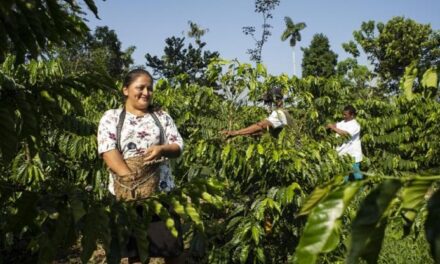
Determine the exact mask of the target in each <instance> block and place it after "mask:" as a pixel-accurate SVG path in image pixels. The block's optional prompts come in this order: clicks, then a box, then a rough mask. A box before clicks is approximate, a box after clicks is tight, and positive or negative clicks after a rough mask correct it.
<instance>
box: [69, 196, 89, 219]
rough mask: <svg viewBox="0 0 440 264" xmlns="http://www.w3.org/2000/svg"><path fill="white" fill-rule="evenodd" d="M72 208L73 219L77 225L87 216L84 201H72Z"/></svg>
mask: <svg viewBox="0 0 440 264" xmlns="http://www.w3.org/2000/svg"><path fill="white" fill-rule="evenodd" d="M70 206H71V208H72V214H73V219H74V221H75V223H77V222H78V221H79V220H80V219H81V218H82V217H83V216H84V215H85V214H86V210H84V206H83V203H82V201H80V200H78V199H74V200H72V201H71V202H70Z"/></svg>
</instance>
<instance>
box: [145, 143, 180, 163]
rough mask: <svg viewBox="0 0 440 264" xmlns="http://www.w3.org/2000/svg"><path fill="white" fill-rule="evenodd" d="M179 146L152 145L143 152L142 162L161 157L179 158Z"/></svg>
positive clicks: (174, 144)
mask: <svg viewBox="0 0 440 264" xmlns="http://www.w3.org/2000/svg"><path fill="white" fill-rule="evenodd" d="M180 152H181V150H180V146H179V145H178V144H176V143H172V144H166V145H154V146H151V147H149V148H148V149H147V150H146V151H145V157H144V161H151V160H155V159H159V158H161V157H167V158H177V157H179V156H180Z"/></svg>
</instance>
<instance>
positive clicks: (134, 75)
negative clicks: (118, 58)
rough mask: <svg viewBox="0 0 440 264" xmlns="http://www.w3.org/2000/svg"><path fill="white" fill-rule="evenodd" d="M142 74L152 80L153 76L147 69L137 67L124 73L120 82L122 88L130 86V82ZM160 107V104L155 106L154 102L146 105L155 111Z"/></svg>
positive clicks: (149, 109)
mask: <svg viewBox="0 0 440 264" xmlns="http://www.w3.org/2000/svg"><path fill="white" fill-rule="evenodd" d="M142 75H147V76H148V77H149V78H150V79H151V82H154V79H153V76H152V75H151V74H150V73H149V72H148V71H147V70H144V69H142V68H137V69H133V70H131V71H129V72H128V73H127V74H126V75H125V78H124V81H123V82H122V88H124V87H128V86H130V84H132V83H133V82H134V81H135V80H136V79H137V78H138V77H139V76H142ZM125 99H127V98H126V97H125V96H124V101H125ZM160 109H161V108H160V106H157V105H155V104H152V103H151V104H149V105H148V111H153V112H155V111H159V110H160Z"/></svg>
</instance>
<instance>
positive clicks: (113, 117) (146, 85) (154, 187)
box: [98, 69, 183, 263]
mask: <svg viewBox="0 0 440 264" xmlns="http://www.w3.org/2000/svg"><path fill="white" fill-rule="evenodd" d="M122 92H123V94H124V96H125V106H124V108H123V109H111V110H108V111H107V112H105V113H104V116H103V117H102V118H101V121H100V123H99V128H98V152H99V153H100V154H101V155H102V157H103V159H104V161H105V163H106V165H107V166H108V167H109V168H110V170H111V175H110V184H109V191H110V193H111V194H113V195H115V196H116V199H118V200H123V201H132V200H142V199H145V198H147V197H149V196H150V195H151V194H152V193H154V192H155V191H165V192H168V191H170V190H171V189H172V188H173V187H174V181H173V179H172V176H171V170H170V166H169V164H168V162H167V159H168V158H174V157H177V156H179V155H180V153H181V152H182V148H183V140H182V137H181V136H180V134H179V132H178V130H177V128H176V125H175V124H174V121H173V119H172V118H171V117H170V116H169V115H168V114H167V113H166V112H164V111H162V110H160V109H159V108H157V107H154V106H153V104H152V97H153V78H152V77H151V75H150V73H149V72H148V71H145V70H143V69H136V70H132V71H130V72H129V73H128V74H127V76H126V77H125V79H124V82H123V87H122ZM141 210H142V207H139V208H138V211H139V212H140V211H141ZM170 213H171V214H173V212H170ZM161 223H163V221H161V219H160V218H159V216H153V222H152V223H151V225H149V227H150V226H155V227H156V228H155V230H150V229H152V228H149V229H148V238H149V239H150V243H149V244H150V254H149V255H150V256H152V257H168V258H167V259H166V262H167V263H172V262H173V261H174V260H175V258H173V257H178V255H180V253H181V250H182V246H183V242H182V239H181V236H180V237H178V238H176V237H173V236H172V235H171V233H170V231H169V230H168V229H167V228H166V227H165V224H161ZM178 224H179V220H178V219H176V227H178ZM162 225H163V227H165V228H162V229H160V228H161V226H162ZM158 230H162V231H160V234H159V233H158V232H159V231H158ZM150 231H151V232H150ZM134 237H135V235H134V234H133V236H132V237H131V238H130V239H129V241H128V245H127V248H126V251H124V252H122V253H123V255H124V256H126V257H129V262H130V263H131V262H135V261H137V259H138V258H139V256H138V252H137V246H136V240H135V239H134ZM155 237H159V238H160V239H161V240H160V243H161V244H160V245H159V244H158V243H156V241H155ZM164 245H165V247H166V251H167V252H163V251H164V250H163V247H164ZM170 252H171V253H170ZM169 260H170V261H171V262H170V261H169Z"/></svg>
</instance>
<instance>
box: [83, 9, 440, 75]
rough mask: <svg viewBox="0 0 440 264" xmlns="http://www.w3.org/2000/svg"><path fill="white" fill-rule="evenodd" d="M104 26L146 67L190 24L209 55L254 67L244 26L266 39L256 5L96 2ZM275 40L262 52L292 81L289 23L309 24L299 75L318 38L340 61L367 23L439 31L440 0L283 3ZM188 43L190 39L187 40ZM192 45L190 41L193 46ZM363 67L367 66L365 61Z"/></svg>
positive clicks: (276, 14) (92, 21) (272, 68)
mask: <svg viewBox="0 0 440 264" xmlns="http://www.w3.org/2000/svg"><path fill="white" fill-rule="evenodd" d="M95 3H96V4H97V6H98V15H99V17H100V20H98V19H96V18H94V16H93V15H90V14H89V15H87V16H86V18H87V20H88V22H87V24H88V26H89V27H90V29H92V30H93V29H94V28H95V27H96V26H108V27H109V28H110V29H113V30H115V32H116V34H117V35H118V38H119V40H120V41H121V42H122V48H123V49H125V48H127V47H129V46H136V51H135V52H134V54H133V58H134V61H135V64H137V65H144V66H145V63H146V59H145V54H147V53H150V54H151V55H157V56H159V57H160V56H162V55H163V49H164V47H165V39H166V38H168V37H171V36H179V37H183V36H185V34H186V32H187V31H188V29H189V24H188V21H193V22H195V23H197V24H198V25H199V26H200V27H202V28H207V29H209V31H208V32H207V33H206V35H205V36H203V38H202V40H203V41H205V42H206V43H207V45H206V46H205V49H208V50H210V51H218V52H219V53H220V56H221V57H222V58H224V59H227V60H233V59H238V60H239V61H240V62H243V63H245V62H247V63H249V62H250V60H249V55H248V54H247V53H246V51H247V49H249V48H253V47H254V41H253V39H252V38H251V37H250V36H246V35H244V34H243V32H242V27H244V26H255V28H256V30H257V36H259V35H261V24H262V20H263V19H262V15H261V14H258V13H255V12H254V9H255V7H254V6H255V1H254V0H155V1H154V0H107V1H105V2H104V1H102V0H95ZM272 13H273V19H271V20H270V21H269V23H270V24H271V25H272V27H273V28H272V29H271V32H272V36H270V37H269V40H268V42H267V43H266V44H265V45H264V47H263V53H262V60H263V64H264V65H265V66H266V67H267V70H268V72H269V73H271V74H273V75H278V74H281V73H286V74H288V75H292V73H293V63H292V49H291V47H290V46H289V41H288V40H287V41H285V42H282V41H281V34H282V32H283V31H284V29H285V23H284V17H285V16H289V17H290V18H292V20H293V22H294V23H298V22H305V23H306V25H307V27H306V28H305V29H304V30H302V31H301V36H302V40H301V42H299V43H298V44H297V46H296V48H295V52H296V64H295V65H296V73H297V75H300V73H301V68H300V67H301V61H302V51H301V49H300V48H301V47H308V46H309V45H310V41H311V40H312V38H313V35H314V34H317V33H323V34H324V35H326V36H327V37H328V38H329V41H330V45H331V49H332V50H333V51H334V52H336V53H337V54H338V60H343V59H345V58H347V57H349V55H348V54H347V53H345V51H344V50H343V49H342V47H341V45H342V43H344V42H348V41H350V40H353V31H355V30H359V29H360V27H361V24H362V22H363V21H368V20H375V21H378V22H379V21H381V22H386V21H388V20H389V19H391V18H392V17H394V16H404V17H406V18H411V19H414V20H416V21H417V22H419V23H424V24H428V23H429V24H431V26H432V28H433V29H434V30H440V15H439V14H440V0H281V3H280V5H279V6H278V7H276V9H275V10H274V11H273V12H272ZM187 40H188V38H187ZM188 41H189V40H188ZM360 62H361V63H363V64H366V63H367V61H366V59H365V56H364V57H362V58H361V61H360Z"/></svg>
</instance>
